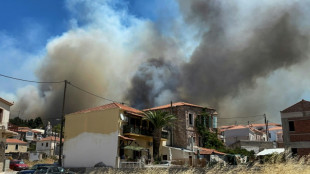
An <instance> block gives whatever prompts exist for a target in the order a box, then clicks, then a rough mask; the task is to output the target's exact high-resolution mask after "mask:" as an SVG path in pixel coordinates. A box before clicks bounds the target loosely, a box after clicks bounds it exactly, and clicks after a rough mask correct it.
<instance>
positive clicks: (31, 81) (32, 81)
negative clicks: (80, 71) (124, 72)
mask: <svg viewBox="0 0 310 174" xmlns="http://www.w3.org/2000/svg"><path fill="white" fill-rule="evenodd" d="M0 76H2V77H5V78H9V79H14V80H19V81H24V82H30V83H65V81H46V82H42V81H34V80H27V79H21V78H16V77H11V76H7V75H4V74H0ZM67 84H69V85H71V86H73V87H75V88H76V89H79V90H81V91H83V92H85V93H87V94H90V95H92V96H95V97H98V98H101V99H103V100H107V101H111V102H117V101H114V100H112V99H108V98H105V97H101V96H99V95H97V94H94V93H92V92H89V91H87V90H85V89H82V88H80V87H78V86H76V85H74V84H72V83H71V82H69V81H67ZM118 103H124V102H118ZM124 104H125V103H124ZM126 104H127V103H126Z"/></svg>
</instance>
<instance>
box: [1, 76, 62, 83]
mask: <svg viewBox="0 0 310 174" xmlns="http://www.w3.org/2000/svg"><path fill="white" fill-rule="evenodd" d="M0 76H2V77H6V78H9V79H14V80H19V81H24V82H31V83H64V81H50V82H40V81H34V80H26V79H21V78H16V77H11V76H7V75H4V74H0Z"/></svg>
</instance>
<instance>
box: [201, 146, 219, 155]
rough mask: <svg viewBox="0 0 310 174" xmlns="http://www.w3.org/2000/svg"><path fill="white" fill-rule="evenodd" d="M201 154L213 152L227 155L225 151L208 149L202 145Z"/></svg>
mask: <svg viewBox="0 0 310 174" xmlns="http://www.w3.org/2000/svg"><path fill="white" fill-rule="evenodd" d="M199 150H200V151H199V154H200V155H211V154H212V153H216V154H220V155H225V153H223V152H219V151H217V150H215V149H207V148H203V147H200V148H199Z"/></svg>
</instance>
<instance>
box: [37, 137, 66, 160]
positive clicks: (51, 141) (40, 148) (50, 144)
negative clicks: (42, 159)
mask: <svg viewBox="0 0 310 174" xmlns="http://www.w3.org/2000/svg"><path fill="white" fill-rule="evenodd" d="M59 142H60V139H59V138H58V137H56V138H55V137H54V136H50V137H46V138H42V139H41V140H39V141H37V142H36V152H39V153H44V154H46V155H47V156H53V155H58V154H59V153H58V148H59Z"/></svg>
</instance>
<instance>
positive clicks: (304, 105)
mask: <svg viewBox="0 0 310 174" xmlns="http://www.w3.org/2000/svg"><path fill="white" fill-rule="evenodd" d="M302 111H310V102H309V101H306V100H301V101H300V102H298V103H296V104H294V105H292V106H290V107H288V108H286V109H284V110H283V111H281V112H282V113H288V112H302Z"/></svg>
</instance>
